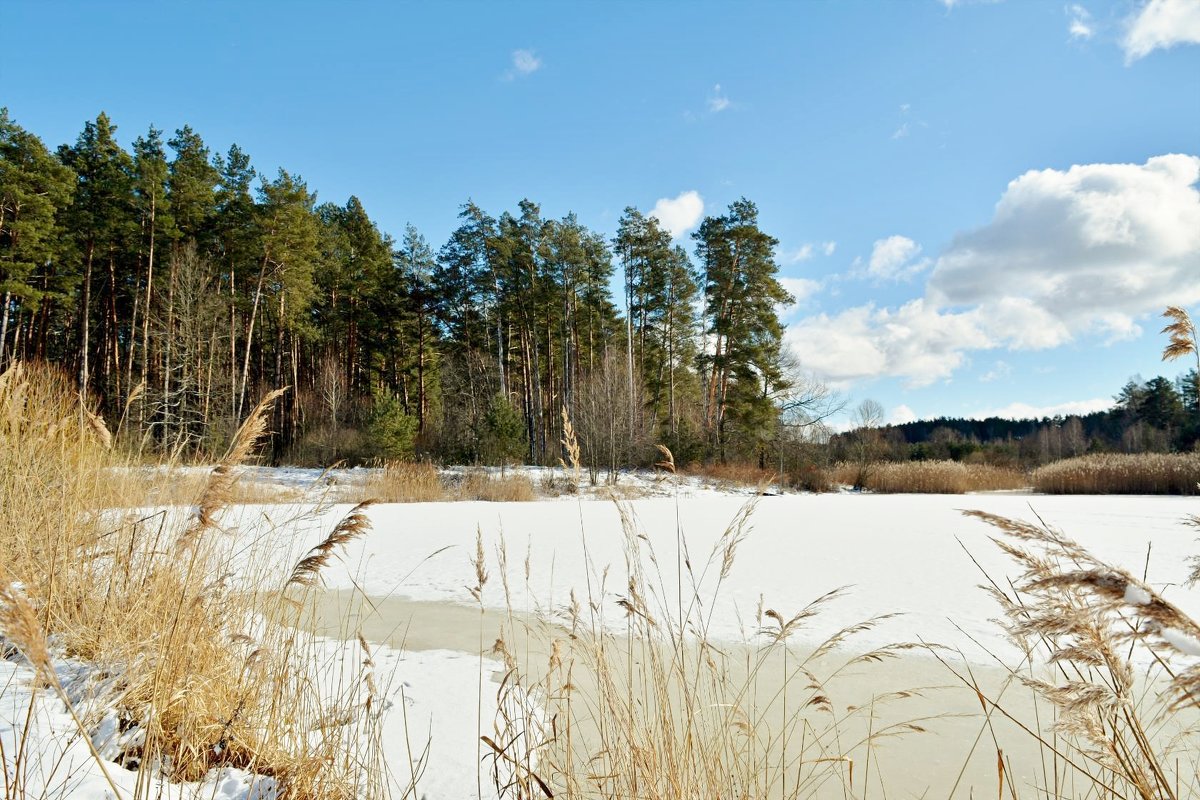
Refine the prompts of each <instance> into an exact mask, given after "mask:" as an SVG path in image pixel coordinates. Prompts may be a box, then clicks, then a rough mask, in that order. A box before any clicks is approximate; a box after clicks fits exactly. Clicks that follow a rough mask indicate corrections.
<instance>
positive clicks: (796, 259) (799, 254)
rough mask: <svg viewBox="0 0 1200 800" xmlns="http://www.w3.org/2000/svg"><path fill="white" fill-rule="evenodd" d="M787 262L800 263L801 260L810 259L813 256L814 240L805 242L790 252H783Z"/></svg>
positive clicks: (784, 260) (784, 259)
mask: <svg viewBox="0 0 1200 800" xmlns="http://www.w3.org/2000/svg"><path fill="white" fill-rule="evenodd" d="M782 256H783V258H782V260H783V262H784V263H785V264H798V263H800V262H801V261H808V260H809V259H810V258H812V257H813V246H812V242H805V243H804V244H802V245H800V246H799V247H797V248H796V249H795V250H793V251H791V252H790V253H783V254H782Z"/></svg>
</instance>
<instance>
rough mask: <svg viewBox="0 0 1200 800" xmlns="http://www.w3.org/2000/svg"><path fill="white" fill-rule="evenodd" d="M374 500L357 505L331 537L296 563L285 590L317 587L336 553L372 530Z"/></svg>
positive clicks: (322, 541) (327, 537) (332, 532)
mask: <svg viewBox="0 0 1200 800" xmlns="http://www.w3.org/2000/svg"><path fill="white" fill-rule="evenodd" d="M374 503H375V501H374V500H364V501H363V502H361V503H359V504H358V505H356V506H355V507H354V508H353V509H352V510H351V511H350V513H349V514H347V515H346V516H345V517H343V518H342V521H341V522H339V523H338V524H337V526H336V527H334V529H333V530H332V531H330V532H329V535H328V536H326V537H325V538H324V539H322V540H321V542H320V544H318V545H316V546H315V547H313V548H312V549H311V550H309V551H308V554H307V555H305V556H304V558H302V559H300V561H298V562H297V563H296V566H295V567H294V568H293V569H292V574H291V575H290V576H289V577H288V579H287V582H286V583H285V584H284V588H285V589H286V588H288V587H291V586H307V587H313V586H316V584H317V582H318V581H319V580H320V577H321V570H323V569H325V567H326V566H327V565H328V564H329V561H330V559H332V558H333V556H334V553H335V551H336V550H337V549H338V548H339V547H345V546H346V545H348V544H349V543H350V542H352V541H354V540H355V539H358V538H359V537H361V536H364V535H366V534H367V533H368V532H369V531H370V530H371V520H370V518H369V517H368V516H367V513H366V511H367V509H368V508H370V507H371V506H372V505H374Z"/></svg>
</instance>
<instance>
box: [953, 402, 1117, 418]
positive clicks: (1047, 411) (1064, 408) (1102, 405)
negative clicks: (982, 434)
mask: <svg viewBox="0 0 1200 800" xmlns="http://www.w3.org/2000/svg"><path fill="white" fill-rule="evenodd" d="M1112 405H1113V401H1112V398H1108V397H1097V398H1094V399H1092V400H1071V401H1068V402H1066V403H1058V404H1056V405H1050V406H1033V405H1029V404H1028V403H1009V404H1008V405H1006V406H1004V407H1002V408H991V409H985V410H983V411H975V412H972V413H970V414H968V415H967V417H968V418H970V419H987V418H988V417H1001V418H1003V419H1044V418H1046V417H1070V416H1080V417H1082V416H1083V415H1084V414H1091V413H1094V412H1096V411H1107V410H1108V409H1110V408H1112Z"/></svg>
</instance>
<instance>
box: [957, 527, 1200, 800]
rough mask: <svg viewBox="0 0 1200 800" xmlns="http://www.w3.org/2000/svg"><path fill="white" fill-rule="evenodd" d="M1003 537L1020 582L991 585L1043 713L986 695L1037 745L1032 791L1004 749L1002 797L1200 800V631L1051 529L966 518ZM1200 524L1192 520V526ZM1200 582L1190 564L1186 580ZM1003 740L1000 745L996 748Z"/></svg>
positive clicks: (987, 704)
mask: <svg viewBox="0 0 1200 800" xmlns="http://www.w3.org/2000/svg"><path fill="white" fill-rule="evenodd" d="M968 514H970V515H971V516H974V517H977V518H979V519H981V520H983V521H984V522H986V523H988V524H990V525H992V526H993V527H995V528H996V529H998V531H999V532H1000V533H1001V538H999V539H998V540H997V544H998V545H999V546H1000V548H1001V549H1002V550H1003V551H1004V552H1005V553H1006V554H1007V555H1008V556H1009V558H1010V559H1011V561H1012V562H1013V564H1015V565H1016V567H1017V569H1018V570H1019V573H1020V575H1019V577H1018V578H1017V579H1016V580H1004V581H999V580H993V579H991V578H990V577H989V579H988V585H987V586H986V587H985V588H986V589H987V590H988V591H989V592H990V593H991V594H992V596H993V597H994V598H995V599H996V601H997V602H998V603H999V605H1000V607H1001V608H1002V609H1003V612H1004V617H1005V625H1006V631H1007V633H1008V636H1009V638H1010V640H1011V641H1012V642H1013V643H1014V644H1015V645H1016V646H1017V647H1018V648H1019V649H1020V651H1021V652H1023V653H1024V654H1025V658H1024V661H1023V662H1022V663H1021V664H1019V665H1015V666H1014V665H1009V668H1010V670H1011V675H1012V679H1013V683H1014V684H1015V685H1016V686H1017V687H1019V689H1024V690H1026V691H1028V692H1031V693H1032V694H1033V695H1034V696H1035V698H1036V700H1037V701H1038V702H1039V704H1040V708H1041V709H1042V710H1041V711H1040V712H1039V713H1037V714H1036V715H1034V716H1033V717H1029V716H1028V715H1025V717H1024V718H1022V717H1021V715H1019V714H1017V713H1014V712H1013V711H1011V710H1010V709H1011V707H1012V703H1011V701H1006V700H1005V698H1004V697H1003V692H1001V693H999V694H1000V696H987V695H986V694H985V693H984V692H983V691H981V690H980V689H979V688H978V686H977V684H976V683H975V682H974V679H973V678H972V677H971V675H970V674H969V672H968V671H966V670H956V674H958V675H959V677H960V679H961V680H962V681H963V682H964V683H965V684H967V685H968V686H971V687H972V688H974V689H975V690H976V691H977V692H979V699H980V702H981V703H982V704H983V707H984V710H985V712H986V714H987V719H988V721H989V723H990V721H991V720H992V719H993V718H995V719H997V720H999V719H1001V718H1004V719H1007V720H1011V721H1014V722H1016V723H1017V725H1018V727H1019V728H1020V729H1022V730H1023V731H1024V735H1026V736H1028V737H1031V738H1033V739H1034V740H1036V742H1037V743H1038V745H1039V746H1040V751H1041V762H1042V763H1041V764H1040V765H1039V767H1040V770H1038V771H1037V779H1036V783H1035V785H1033V786H1019V785H1018V784H1017V783H1016V782H1015V781H1014V780H1013V779H1012V777H1011V775H1012V769H1011V767H1010V768H1009V769H1008V770H1007V780H1006V771H1005V764H1006V762H1005V761H1004V758H1003V754H1002V753H1000V761H999V764H1000V778H1001V786H1000V794H1001V796H1006V795H1007V796H1012V797H1013V798H1017V797H1018V796H1019V795H1020V793H1021V791H1022V790H1025V791H1026V792H1027V793H1028V794H1029V795H1031V796H1036V797H1047V796H1048V797H1051V798H1061V797H1097V798H1122V799H1126V798H1140V800H1181V799H1182V798H1194V797H1197V796H1200V624H1198V623H1197V622H1196V620H1194V619H1193V618H1192V617H1190V616H1189V615H1188V614H1186V613H1184V612H1183V611H1182V610H1180V608H1179V607H1178V606H1176V605H1175V604H1173V603H1171V602H1169V601H1168V600H1167V599H1165V598H1164V597H1163V596H1162V594H1161V593H1160V591H1159V590H1158V589H1156V588H1155V587H1153V586H1151V585H1150V584H1148V583H1147V582H1146V581H1145V580H1144V579H1142V578H1139V577H1137V576H1136V575H1135V574H1133V573H1132V572H1130V571H1129V570H1127V569H1125V568H1123V567H1120V566H1116V565H1113V564H1110V563H1108V562H1106V561H1103V560H1101V559H1099V558H1097V557H1095V556H1094V555H1092V553H1090V552H1089V551H1088V550H1086V549H1085V548H1083V547H1081V546H1080V545H1079V544H1078V543H1076V542H1075V541H1073V540H1071V539H1070V538H1068V537H1067V536H1065V535H1064V534H1063V533H1061V532H1059V531H1056V530H1054V529H1052V528H1049V527H1047V526H1045V525H1033V524H1029V523H1026V522H1022V521H1018V520H1012V519H1008V518H1004V517H999V516H996V515H992V514H986V513H982V512H968ZM1198 522H1200V520H1197V518H1195V517H1193V518H1191V523H1192V524H1193V525H1197V523H1198ZM1198 579H1200V560H1197V561H1196V562H1194V563H1193V570H1192V574H1191V576H1190V578H1189V585H1191V586H1194V585H1195V583H1196V581H1197V580H1198ZM999 746H1000V745H999V743H998V744H997V747H998V748H999Z"/></svg>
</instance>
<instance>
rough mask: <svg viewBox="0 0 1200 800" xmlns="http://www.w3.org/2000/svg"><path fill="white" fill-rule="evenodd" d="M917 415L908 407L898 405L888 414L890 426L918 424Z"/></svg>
mask: <svg viewBox="0 0 1200 800" xmlns="http://www.w3.org/2000/svg"><path fill="white" fill-rule="evenodd" d="M917 419H918V417H917V414H916V412H915V411H913V410H912V409H911V408H909V407H908V406H906V405H903V404H901V405H898V406H896V407H895V408H893V409H892V411H891V413H890V414H888V418H887V422H888V425H903V424H904V423H906V422H916V421H917Z"/></svg>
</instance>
